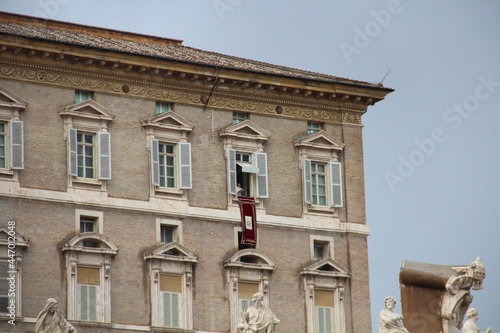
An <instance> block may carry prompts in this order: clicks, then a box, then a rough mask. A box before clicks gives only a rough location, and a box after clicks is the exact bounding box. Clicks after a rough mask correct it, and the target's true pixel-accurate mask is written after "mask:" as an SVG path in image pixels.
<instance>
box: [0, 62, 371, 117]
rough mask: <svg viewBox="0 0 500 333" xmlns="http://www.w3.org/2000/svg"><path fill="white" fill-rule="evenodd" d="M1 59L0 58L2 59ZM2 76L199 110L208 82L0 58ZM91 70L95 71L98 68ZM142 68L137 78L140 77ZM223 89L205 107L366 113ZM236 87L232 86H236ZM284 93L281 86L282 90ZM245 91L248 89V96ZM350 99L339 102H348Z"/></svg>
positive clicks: (295, 97)
mask: <svg viewBox="0 0 500 333" xmlns="http://www.w3.org/2000/svg"><path fill="white" fill-rule="evenodd" d="M0 55H1V54H0ZM0 64H1V66H0V77H3V78H7V79H16V80H22V81H29V82H34V83H39V84H48V85H55V86H64V87H70V88H74V89H82V90H91V91H96V92H104V93H109V94H117V95H122V96H128V97H132V98H151V99H156V100H158V99H160V100H167V101H171V102H174V103H179V104H186V105H193V106H198V107H200V106H203V105H204V103H203V101H204V100H206V96H207V95H208V93H209V91H210V89H211V86H212V82H211V80H208V78H207V77H204V78H203V77H201V76H196V75H193V76H191V77H190V78H188V77H185V76H182V75H177V76H174V75H171V76H169V75H164V76H163V77H161V78H154V79H153V78H151V77H149V78H148V76H151V75H153V74H154V73H153V74H151V73H150V72H146V74H143V75H142V76H143V77H141V75H140V74H137V73H136V75H131V74H132V73H128V74H127V73H126V72H124V73H119V72H117V73H114V72H112V70H111V69H108V70H104V69H103V68H101V70H100V71H97V70H95V71H94V70H93V69H92V67H91V66H90V65H89V68H88V69H87V68H81V67H79V68H75V67H74V66H73V65H72V64H63V63H58V64H57V65H53V64H47V63H39V62H35V61H30V62H25V61H21V60H17V59H6V58H3V57H2V58H0ZM95 66H99V65H98V64H97V65H95ZM140 72H141V71H140V69H139V71H138V73H140ZM229 86H230V88H227V87H226V88H227V89H222V88H219V89H216V90H215V92H214V94H213V96H211V98H210V101H209V103H208V107H211V108H216V109H223V110H230V111H242V112H249V113H261V114H266V115H271V116H276V117H285V118H296V119H304V120H312V121H319V122H329V123H347V124H355V125H361V115H362V114H363V113H364V112H366V108H367V105H366V104H362V103H360V104H355V103H344V102H342V101H338V100H335V98H336V97H333V96H334V95H335V94H330V97H329V98H323V97H321V98H319V97H318V96H319V95H320V94H315V95H314V96H313V95H311V96H309V95H310V94H294V93H293V92H291V93H288V92H283V90H281V91H277V90H279V89H269V88H267V89H261V88H260V87H258V86H255V87H253V86H252V85H250V86H249V87H245V85H244V84H243V85H236V84H234V85H233V86H231V84H229ZM235 86H236V87H235ZM282 88H283V87H282ZM248 89H252V90H251V94H249V91H248ZM349 98H350V97H349V95H343V97H342V98H341V99H343V100H348V99H349Z"/></svg>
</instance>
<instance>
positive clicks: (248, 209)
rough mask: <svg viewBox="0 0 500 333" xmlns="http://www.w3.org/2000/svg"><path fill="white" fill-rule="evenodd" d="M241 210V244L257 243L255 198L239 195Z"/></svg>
mask: <svg viewBox="0 0 500 333" xmlns="http://www.w3.org/2000/svg"><path fill="white" fill-rule="evenodd" d="M238 200H239V203H240V212H241V227H242V229H243V232H242V235H241V244H250V245H256V244H257V214H256V213H255V200H254V198H248V197H238Z"/></svg>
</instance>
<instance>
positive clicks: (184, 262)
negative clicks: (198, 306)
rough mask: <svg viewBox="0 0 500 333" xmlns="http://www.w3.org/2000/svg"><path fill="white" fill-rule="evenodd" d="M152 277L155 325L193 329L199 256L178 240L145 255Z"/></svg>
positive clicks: (152, 320) (152, 305) (151, 298)
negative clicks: (195, 271)
mask: <svg viewBox="0 0 500 333" xmlns="http://www.w3.org/2000/svg"><path fill="white" fill-rule="evenodd" d="M144 259H145V260H146V263H147V265H148V271H149V276H150V279H149V281H150V292H151V294H150V300H151V325H152V326H159V327H171V328H182V329H188V330H189V329H192V328H193V281H192V279H193V266H194V265H195V264H196V262H197V261H198V259H197V258H196V256H195V255H194V254H193V253H192V252H191V251H189V250H188V249H186V248H185V247H184V246H182V245H181V244H179V243H177V242H175V241H174V242H171V243H168V244H162V245H160V246H159V247H157V248H156V249H154V250H153V251H151V252H147V253H145V254H144Z"/></svg>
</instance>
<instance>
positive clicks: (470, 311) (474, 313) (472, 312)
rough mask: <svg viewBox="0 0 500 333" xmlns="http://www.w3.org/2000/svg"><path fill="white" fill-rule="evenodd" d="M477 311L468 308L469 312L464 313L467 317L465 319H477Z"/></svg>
mask: <svg viewBox="0 0 500 333" xmlns="http://www.w3.org/2000/svg"><path fill="white" fill-rule="evenodd" d="M477 314H478V312H477V309H476V308H470V309H469V310H467V312H466V313H465V315H466V316H467V318H473V317H477Z"/></svg>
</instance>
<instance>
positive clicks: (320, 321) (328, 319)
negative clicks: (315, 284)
mask: <svg viewBox="0 0 500 333" xmlns="http://www.w3.org/2000/svg"><path fill="white" fill-rule="evenodd" d="M333 307H334V295H333V291H330V290H317V289H316V290H314V308H315V312H316V318H315V319H316V322H315V328H316V329H315V330H314V331H315V332H316V333H333V332H334V331H333Z"/></svg>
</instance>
